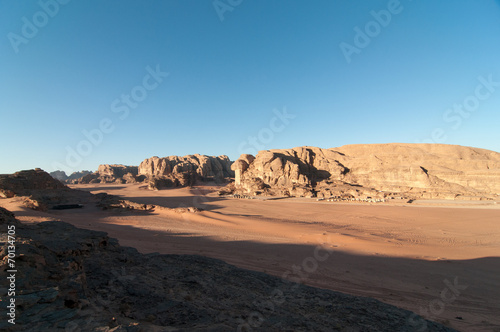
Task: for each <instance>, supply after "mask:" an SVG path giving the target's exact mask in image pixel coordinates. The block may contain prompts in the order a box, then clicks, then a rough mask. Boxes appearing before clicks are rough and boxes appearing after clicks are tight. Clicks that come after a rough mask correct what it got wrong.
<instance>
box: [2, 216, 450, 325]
mask: <svg viewBox="0 0 500 332" xmlns="http://www.w3.org/2000/svg"><path fill="white" fill-rule="evenodd" d="M0 225H1V227H2V228H4V229H7V225H9V226H15V229H16V258H15V269H16V271H17V272H16V273H15V292H16V294H15V312H16V316H15V325H13V324H10V323H9V322H8V320H7V318H10V317H9V316H8V313H9V312H10V309H8V308H7V306H6V305H2V306H1V308H0V315H1V316H2V317H3V319H2V320H1V321H0V330H2V331H59V330H60V331H116V332H119V331H236V330H241V331H244V330H251V329H252V327H253V329H255V330H259V331H360V332H361V331H418V330H423V329H426V330H428V331H454V330H452V329H450V328H447V327H445V326H443V325H440V324H438V323H435V322H431V321H427V320H424V319H423V318H422V317H420V316H418V315H416V314H414V313H412V312H410V311H407V310H403V309H399V308H397V307H394V306H391V305H388V304H385V303H382V302H379V301H377V300H373V299H370V298H363V297H356V296H351V295H346V294H342V293H339V292H333V291H329V290H323V289H319V288H313V287H308V286H305V285H302V284H295V283H292V282H290V281H287V280H283V279H280V278H277V277H273V276H269V275H267V274H264V273H260V272H252V271H249V270H243V269H240V268H236V267H234V266H232V265H229V264H227V263H224V262H223V261H220V260H216V259H211V258H206V257H201V256H193V255H159V254H148V255H144V254H140V253H139V252H138V251H137V250H135V249H133V248H128V247H122V246H120V245H119V244H118V241H117V240H115V239H112V238H109V237H108V236H107V234H106V233H104V232H97V231H91V230H86V229H80V228H76V227H74V226H72V225H70V224H67V223H64V222H60V221H47V222H42V223H35V224H22V223H20V222H19V221H17V220H16V219H15V217H14V215H13V214H12V213H10V212H9V211H7V210H5V209H3V208H0ZM8 245H9V243H8V238H7V233H6V232H2V233H1V234H0V247H1V248H0V256H1V258H2V260H1V261H0V268H1V269H2V270H8V269H9V267H8V266H7V264H8V259H7V256H8V252H9V250H8ZM10 281H11V280H10V279H7V278H1V280H0V288H2V289H3V290H4V295H5V294H6V292H5V290H6V289H8V288H9V287H10V286H11V285H10ZM4 295H2V299H5V301H8V302H9V303H10V298H9V297H8V296H5V297H4ZM8 310H9V311H8Z"/></svg>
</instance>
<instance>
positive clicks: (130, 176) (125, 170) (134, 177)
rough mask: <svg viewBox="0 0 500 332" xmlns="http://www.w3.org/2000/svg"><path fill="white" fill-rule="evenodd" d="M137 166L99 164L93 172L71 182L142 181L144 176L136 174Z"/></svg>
mask: <svg viewBox="0 0 500 332" xmlns="http://www.w3.org/2000/svg"><path fill="white" fill-rule="evenodd" d="M137 169H138V167H137V166H125V165H108V164H102V165H99V167H98V169H97V171H96V172H94V173H90V174H86V175H84V176H82V177H81V178H79V179H76V180H73V181H70V182H71V183H136V182H142V181H144V179H145V177H144V176H138V174H137V173H138V171H137Z"/></svg>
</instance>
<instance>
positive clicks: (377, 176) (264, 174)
mask: <svg viewBox="0 0 500 332" xmlns="http://www.w3.org/2000/svg"><path fill="white" fill-rule="evenodd" d="M233 169H234V170H235V172H236V176H235V179H236V187H237V188H238V189H239V191H241V192H243V193H246V194H269V195H293V196H319V197H330V196H338V195H351V196H352V197H368V196H369V197H387V196H391V195H395V194H401V195H403V196H405V197H411V198H456V199H461V198H463V199H482V198H483V199H485V198H495V197H498V195H500V154H499V153H497V152H494V151H488V150H484V149H477V148H470V147H463V146H456V145H443V144H396V143H395V144H365V145H347V146H343V147H340V148H331V149H321V148H315V147H298V148H293V149H285V150H267V151H260V152H259V153H258V154H257V156H256V158H253V156H249V155H242V156H241V157H240V159H238V160H237V161H236V162H235V163H234V165H233Z"/></svg>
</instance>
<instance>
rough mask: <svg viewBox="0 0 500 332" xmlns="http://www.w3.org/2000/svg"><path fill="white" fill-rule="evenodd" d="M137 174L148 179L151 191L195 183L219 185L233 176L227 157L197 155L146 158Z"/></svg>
mask: <svg viewBox="0 0 500 332" xmlns="http://www.w3.org/2000/svg"><path fill="white" fill-rule="evenodd" d="M138 173H139V175H144V176H147V177H148V179H149V180H150V182H149V183H150V188H151V189H159V188H162V187H175V186H189V185H193V184H194V183H196V182H197V181H216V182H219V183H221V182H224V181H225V180H226V179H227V178H232V177H233V176H234V172H233V171H232V170H231V161H230V160H229V158H228V157H227V156H218V157H213V156H204V155H199V154H195V155H187V156H184V157H179V156H169V157H164V158H159V157H152V158H148V159H146V160H144V161H143V162H142V163H141V164H140V165H139V169H138Z"/></svg>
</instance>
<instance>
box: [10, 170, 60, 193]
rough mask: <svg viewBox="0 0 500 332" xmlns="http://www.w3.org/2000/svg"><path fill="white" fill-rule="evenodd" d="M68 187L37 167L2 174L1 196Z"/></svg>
mask: <svg viewBox="0 0 500 332" xmlns="http://www.w3.org/2000/svg"><path fill="white" fill-rule="evenodd" d="M51 189H68V190H69V188H67V187H66V186H65V185H64V184H63V183H62V182H61V181H59V180H56V179H54V178H53V177H51V176H50V175H49V174H48V173H47V172H45V171H43V170H41V169H39V168H36V169H34V170H25V171H20V172H16V173H14V174H4V175H0V198H2V197H3V198H9V197H14V196H26V195H30V194H31V193H32V192H33V191H34V190H51Z"/></svg>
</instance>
